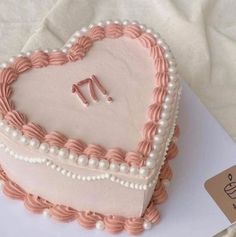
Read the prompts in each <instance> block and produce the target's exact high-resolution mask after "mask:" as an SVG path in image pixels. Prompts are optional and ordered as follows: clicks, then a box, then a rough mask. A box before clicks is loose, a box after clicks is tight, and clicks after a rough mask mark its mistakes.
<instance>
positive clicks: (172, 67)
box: [0, 20, 179, 177]
mask: <svg viewBox="0 0 236 237" xmlns="http://www.w3.org/2000/svg"><path fill="white" fill-rule="evenodd" d="M112 23H114V24H121V25H128V24H133V25H139V27H140V28H141V29H142V30H144V31H146V32H148V33H150V34H152V35H153V37H154V38H155V39H156V41H157V44H159V45H160V46H161V47H162V48H163V49H164V51H165V54H164V56H165V58H166V59H167V61H168V63H169V68H168V71H169V82H168V86H167V87H168V95H167V96H166V98H165V102H164V103H163V104H162V107H163V111H162V113H161V119H160V120H159V122H158V126H160V127H162V128H161V129H158V131H157V134H156V135H155V137H154V142H153V149H152V151H151V152H150V154H149V156H148V159H147V161H146V163H145V166H144V167H141V168H140V169H137V168H136V167H128V168H126V167H124V166H125V165H126V163H124V164H121V165H118V164H117V165H116V164H110V165H107V164H105V163H106V161H105V160H104V161H102V162H103V163H104V164H101V165H100V164H99V167H100V168H104V169H108V168H110V169H112V170H113V171H115V172H122V173H130V174H131V175H137V174H139V175H140V176H143V177H147V176H148V175H149V174H150V172H151V170H152V169H154V168H155V167H156V165H157V163H158V162H159V160H158V158H159V159H160V160H162V158H163V154H165V150H166V149H167V147H168V146H166V147H165V149H163V146H161V145H162V144H165V142H164V141H165V138H166V137H167V136H165V135H166V134H165V132H166V131H168V129H169V126H170V124H169V122H168V120H169V118H170V117H171V116H170V112H171V103H172V102H173V97H174V94H175V92H176V91H178V87H179V80H178V75H177V69H176V62H175V59H174V56H173V55H172V53H171V51H170V49H169V47H168V45H167V44H166V43H165V41H164V40H163V39H162V38H161V37H160V34H159V33H155V32H154V31H153V30H152V29H151V28H146V26H145V25H143V24H139V23H138V22H137V21H129V20H124V21H120V20H114V21H112V20H107V21H105V22H99V23H97V24H90V25H89V26H88V27H82V28H81V30H80V31H76V32H75V33H74V34H73V35H72V37H70V38H69V40H68V41H67V43H66V44H65V46H64V47H63V48H61V49H53V50H51V49H46V50H43V51H44V52H46V53H49V52H50V51H52V52H59V51H60V52H63V53H67V50H68V49H69V48H70V47H71V46H72V45H73V43H74V42H75V41H76V40H77V39H78V38H79V37H80V36H82V35H83V34H85V33H86V32H87V31H88V30H89V29H91V28H92V27H94V26H105V25H110V24H112ZM39 51H42V50H41V49H37V50H35V51H28V52H26V53H23V52H22V53H20V54H19V55H17V57H18V58H19V57H23V56H30V55H31V54H32V53H35V52H39ZM17 57H12V58H10V60H9V61H8V62H4V63H2V64H1V65H0V68H6V67H7V66H8V65H9V64H11V63H13V62H14V61H15V59H16V58H17ZM0 123H1V122H0ZM0 127H1V125H0ZM6 129H7V128H6ZM10 129H12V128H9V130H10ZM18 132H19V131H18ZM13 133H14V134H15V137H14V135H13V137H14V138H16V137H17V132H13ZM171 138H172V137H171ZM171 138H169V139H171ZM22 140H23V141H22V142H23V143H24V142H25V144H26V143H27V142H29V144H30V146H31V147H34V148H39V150H40V151H42V152H45V153H47V148H48V149H49V151H50V153H52V154H56V155H58V156H59V157H60V158H63V159H66V158H68V157H69V159H71V160H74V159H75V156H76V155H73V154H70V153H69V151H68V150H67V149H65V148H62V149H60V150H59V148H57V147H49V145H48V144H46V143H43V144H40V143H39V141H38V140H37V139H31V141H28V139H27V138H26V137H25V138H22ZM169 143H170V142H169ZM39 146H40V147H39ZM58 150H59V151H58ZM51 151H52V152H51ZM161 151H163V152H161ZM82 156H83V155H82ZM83 157H84V156H83ZM90 159H91V158H90ZM84 160H85V161H82V162H81V165H82V166H83V165H84V163H86V160H89V158H88V157H87V159H86V158H85V157H84ZM90 163H92V162H90ZM91 166H92V168H97V167H96V166H97V162H95V163H94V165H91ZM93 166H94V167H93Z"/></svg>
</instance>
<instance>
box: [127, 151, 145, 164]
mask: <svg viewBox="0 0 236 237" xmlns="http://www.w3.org/2000/svg"><path fill="white" fill-rule="evenodd" d="M125 161H126V162H127V163H128V164H129V165H134V166H141V165H142V164H143V162H144V161H143V155H142V154H141V153H139V152H134V151H130V152H128V153H127V154H126V157H125Z"/></svg>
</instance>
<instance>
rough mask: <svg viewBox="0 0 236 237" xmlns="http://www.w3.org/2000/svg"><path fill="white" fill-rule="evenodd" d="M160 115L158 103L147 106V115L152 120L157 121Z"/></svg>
mask: <svg viewBox="0 0 236 237" xmlns="http://www.w3.org/2000/svg"><path fill="white" fill-rule="evenodd" d="M160 115H161V105H160V104H158V103H155V104H152V105H150V106H149V108H148V117H149V119H151V120H152V121H155V122H157V121H158V120H159V119H160Z"/></svg>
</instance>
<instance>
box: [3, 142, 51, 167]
mask: <svg viewBox="0 0 236 237" xmlns="http://www.w3.org/2000/svg"><path fill="white" fill-rule="evenodd" d="M0 149H2V150H3V151H4V152H5V153H6V154H8V155H10V156H11V157H12V158H14V159H15V160H20V161H25V162H28V163H31V164H43V163H45V162H46V160H47V159H41V158H30V157H27V156H22V155H19V154H17V153H16V152H15V151H14V150H12V149H10V148H9V147H7V146H6V145H5V144H4V143H0Z"/></svg>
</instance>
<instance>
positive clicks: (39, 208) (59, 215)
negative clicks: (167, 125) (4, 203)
mask: <svg viewBox="0 0 236 237" xmlns="http://www.w3.org/2000/svg"><path fill="white" fill-rule="evenodd" d="M178 135H179V129H178V127H177V128H176V135H175V136H176V137H177V136H178ZM177 153H178V148H177V146H176V144H175V143H172V144H171V145H170V147H169V150H168V156H167V159H166V161H165V164H164V165H163V166H162V169H161V172H160V176H159V179H158V182H157V184H156V187H155V190H154V192H153V195H152V198H151V201H150V203H149V205H148V207H147V209H146V210H145V212H144V214H143V215H142V216H141V217H134V218H125V217H122V216H115V215H102V214H99V213H95V212H92V211H77V210H75V209H73V208H71V207H67V206H64V205H58V204H53V203H51V202H49V201H47V200H45V199H43V198H41V197H39V196H35V195H33V194H30V193H27V192H26V191H24V190H23V189H22V188H21V187H20V186H18V185H17V184H16V183H14V182H13V181H11V180H10V178H9V177H8V176H7V174H6V173H5V172H4V170H3V169H2V168H1V166H0V180H3V181H4V186H3V193H4V194H5V195H6V196H7V197H10V198H12V199H18V200H22V201H23V202H24V205H25V207H26V208H27V209H28V210H30V211H31V212H33V213H37V214H41V213H43V211H44V210H45V209H46V210H48V213H49V215H50V216H51V217H52V218H54V219H56V220H58V221H61V222H71V221H78V223H79V224H80V225H81V226H82V227H84V228H86V229H93V228H95V226H96V223H97V222H98V221H103V223H104V225H105V230H106V231H108V232H110V233H113V234H116V233H119V232H121V231H123V230H125V231H127V232H128V233H129V234H131V235H138V234H141V233H142V232H143V231H144V226H143V224H144V222H145V221H146V222H148V223H151V224H157V223H159V221H160V212H159V210H158V205H160V204H162V203H163V202H165V201H166V200H167V197H168V194H167V191H166V188H165V186H164V184H163V183H162V180H169V181H170V180H171V179H172V170H171V168H170V166H169V164H168V163H169V161H170V160H172V159H173V158H174V157H175V156H176V155H177Z"/></svg>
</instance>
